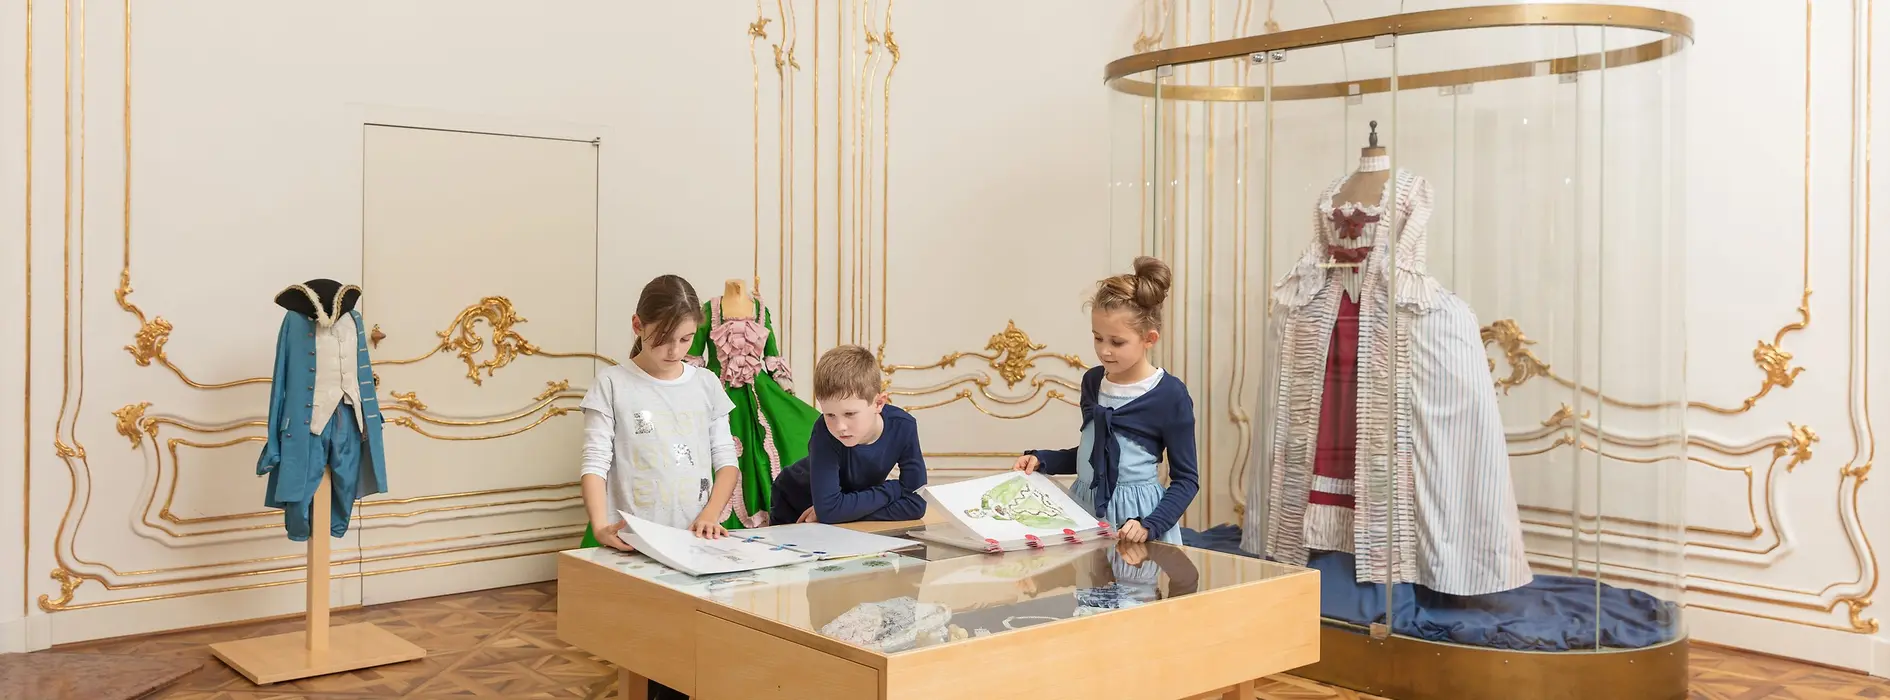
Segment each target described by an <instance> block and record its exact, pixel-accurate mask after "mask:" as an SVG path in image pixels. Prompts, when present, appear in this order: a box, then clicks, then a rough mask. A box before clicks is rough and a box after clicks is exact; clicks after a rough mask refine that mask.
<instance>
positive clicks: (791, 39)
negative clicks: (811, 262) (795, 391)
mask: <svg viewBox="0 0 1890 700" xmlns="http://www.w3.org/2000/svg"><path fill="white" fill-rule="evenodd" d="M786 8H787V9H786V13H787V14H786V15H785V16H784V17H783V18H782V19H781V24H782V25H783V28H782V30H781V31H782V32H783V33H785V34H787V62H788V69H789V70H788V86H787V99H785V100H783V101H782V103H781V105H782V106H781V111H782V114H783V118H785V119H786V120H787V169H786V171H787V174H786V175H785V176H784V177H785V178H786V179H787V204H786V208H787V241H786V242H784V243H783V244H782V246H781V257H782V258H784V259H785V260H786V261H787V278H786V279H785V280H783V281H782V282H781V283H780V284H781V296H780V298H778V299H776V300H775V304H774V308H775V314H776V315H779V314H780V313H782V312H786V313H787V314H788V317H789V320H788V321H787V322H784V323H777V324H775V325H776V328H777V330H778V331H779V333H780V335H781V352H782V353H784V356H786V357H792V348H793V337H794V324H793V320H792V319H793V317H794V316H797V315H798V314H796V313H794V305H795V300H796V299H797V298H798V297H799V294H798V291H799V285H797V284H796V282H795V281H796V280H797V279H799V278H800V270H799V267H800V259H799V258H798V257H797V256H796V255H795V254H794V238H795V235H794V232H795V229H797V228H800V219H799V217H796V216H795V215H794V204H795V196H794V185H795V182H796V180H798V179H799V175H798V169H797V167H796V165H797V162H796V161H795V155H794V151H795V148H796V146H798V145H799V143H798V141H799V139H798V138H797V137H796V135H795V134H796V133H797V132H796V131H795V123H796V119H795V117H796V116H797V115H798V113H799V111H800V108H799V104H800V92H799V87H800V73H801V61H800V59H798V58H796V57H795V56H794V50H795V49H798V48H800V46H801V15H800V13H799V12H796V11H795V10H794V3H793V0H789V2H788V3H787V6H786Z"/></svg>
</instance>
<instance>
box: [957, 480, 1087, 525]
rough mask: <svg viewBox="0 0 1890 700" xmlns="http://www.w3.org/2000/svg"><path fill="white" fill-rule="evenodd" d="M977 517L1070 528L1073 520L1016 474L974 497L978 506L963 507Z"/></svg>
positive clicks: (1046, 495) (969, 514)
mask: <svg viewBox="0 0 1890 700" xmlns="http://www.w3.org/2000/svg"><path fill="white" fill-rule="evenodd" d="M965 515H968V516H971V517H972V518H977V519H991V520H1011V521H1015V522H1017V523H1020V524H1023V525H1027V526H1029V527H1037V528H1053V529H1055V528H1073V527H1076V521H1074V520H1071V519H1070V518H1069V516H1067V515H1064V514H1063V509H1062V508H1058V507H1057V506H1056V504H1054V503H1051V501H1050V496H1049V495H1048V494H1045V493H1044V492H1042V491H1038V490H1037V489H1034V488H1031V486H1030V482H1029V481H1027V480H1025V479H1024V477H1021V476H1017V477H1011V478H1009V479H1005V480H1004V481H1003V482H1001V483H999V484H998V485H996V486H993V487H991V490H989V491H986V492H984V496H982V497H980V498H979V499H978V507H977V508H972V509H970V510H967V511H965Z"/></svg>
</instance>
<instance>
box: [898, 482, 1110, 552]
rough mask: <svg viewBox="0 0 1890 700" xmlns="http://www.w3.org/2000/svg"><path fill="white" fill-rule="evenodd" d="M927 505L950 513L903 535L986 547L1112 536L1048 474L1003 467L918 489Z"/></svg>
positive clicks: (973, 547)
mask: <svg viewBox="0 0 1890 700" xmlns="http://www.w3.org/2000/svg"><path fill="white" fill-rule="evenodd" d="M919 493H920V494H923V495H924V496H925V503H926V507H927V508H928V509H935V510H934V512H939V513H944V514H946V515H948V516H950V517H949V518H948V519H945V520H942V521H941V522H936V523H931V524H928V525H926V526H925V527H924V528H921V529H918V530H913V531H910V532H907V533H906V536H908V537H912V538H916V539H921V540H926V541H928V542H937V543H939V544H947V545H951V546H954V547H961V548H964V549H971V550H983V551H986V552H1008V551H1013V550H1018V549H1027V548H1034V547H1045V546H1050V545H1059V544H1075V543H1078V542H1085V541H1088V540H1093V539H1098V538H1103V537H1114V536H1115V534H1116V533H1115V528H1113V527H1110V525H1109V523H1107V522H1104V521H1101V520H1098V519H1096V518H1095V517H1093V516H1091V515H1090V514H1089V513H1088V512H1087V511H1085V510H1083V507H1082V506H1079V505H1077V504H1076V501H1075V500H1073V499H1071V498H1070V495H1069V494H1068V493H1065V492H1064V491H1063V488H1062V487H1060V486H1058V485H1057V483H1056V482H1054V481H1051V480H1050V477H1047V476H1044V475H1042V474H1038V473H1035V472H1032V473H1029V474H1023V473H1018V472H1007V473H1004V474H993V475H991V476H987V477H981V478H977V479H969V480H966V481H959V482H954V483H950V484H934V485H930V486H926V487H925V488H923V489H920V490H919Z"/></svg>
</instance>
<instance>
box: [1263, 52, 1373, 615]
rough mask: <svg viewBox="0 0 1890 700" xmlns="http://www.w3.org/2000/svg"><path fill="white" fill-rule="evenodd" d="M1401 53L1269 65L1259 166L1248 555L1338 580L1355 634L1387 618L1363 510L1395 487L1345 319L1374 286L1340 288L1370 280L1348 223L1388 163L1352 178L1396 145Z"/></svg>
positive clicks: (1369, 522) (1359, 351)
mask: <svg viewBox="0 0 1890 700" xmlns="http://www.w3.org/2000/svg"><path fill="white" fill-rule="evenodd" d="M1392 57H1393V54H1392V52H1391V51H1386V50H1383V49H1379V48H1377V46H1376V42H1375V41H1372V40H1363V41H1354V42H1349V43H1344V44H1337V45H1328V46H1319V47H1310V48H1301V49H1293V50H1291V51H1288V52H1287V53H1286V56H1285V60H1284V61H1277V62H1273V63H1271V65H1270V66H1269V70H1268V71H1267V75H1266V76H1265V77H1264V78H1263V80H1264V81H1270V90H1271V93H1270V94H1271V96H1272V98H1273V99H1272V101H1271V102H1270V104H1269V105H1268V106H1267V121H1266V123H1265V125H1264V128H1265V129H1266V131H1267V133H1268V134H1269V135H1270V136H1269V138H1268V143H1269V146H1268V148H1267V149H1266V150H1265V151H1264V152H1262V153H1261V154H1260V156H1261V157H1260V161H1259V162H1260V163H1263V165H1262V166H1261V169H1263V170H1264V171H1265V173H1266V175H1265V180H1266V181H1265V182H1264V183H1262V184H1261V185H1260V186H1261V187H1263V188H1264V193H1265V197H1264V202H1265V206H1266V209H1265V210H1264V213H1263V215H1262V217H1256V218H1258V219H1260V223H1259V224H1258V227H1257V228H1251V229H1249V230H1248V234H1249V235H1251V236H1254V237H1255V238H1254V240H1253V242H1252V245H1254V246H1255V247H1257V248H1259V249H1260V250H1261V251H1262V253H1263V255H1264V256H1265V257H1264V260H1263V261H1262V262H1261V264H1260V266H1259V267H1260V268H1261V270H1263V271H1264V274H1265V277H1264V280H1265V284H1266V285H1267V286H1266V287H1265V288H1264V289H1263V290H1261V293H1263V294H1267V295H1268V296H1267V297H1262V299H1263V300H1270V303H1267V304H1266V305H1265V306H1264V307H1263V308H1264V309H1266V315H1265V317H1264V320H1263V328H1262V332H1261V333H1260V334H1257V338H1256V340H1257V342H1262V343H1265V344H1266V346H1267V349H1266V350H1265V361H1266V364H1267V367H1268V368H1269V369H1268V374H1267V376H1268V383H1267V384H1266V385H1265V386H1263V387H1262V388H1261V390H1260V391H1259V393H1258V395H1257V396H1256V397H1255V398H1256V400H1257V401H1259V402H1260V410H1259V412H1258V415H1259V416H1260V418H1259V423H1260V428H1259V429H1260V433H1261V437H1260V439H1259V442H1260V443H1261V444H1263V445H1265V446H1266V451H1264V452H1262V453H1261V454H1259V455H1256V458H1257V460H1258V466H1257V469H1258V471H1259V472H1260V474H1261V476H1260V479H1261V482H1262V483H1260V484H1256V485H1255V487H1254V489H1253V491H1254V493H1255V494H1256V496H1255V498H1256V500H1258V501H1260V502H1261V504H1262V508H1261V509H1260V512H1262V513H1264V514H1265V518H1264V519H1263V520H1253V519H1250V520H1249V521H1248V523H1249V525H1248V533H1249V534H1248V542H1249V546H1250V547H1253V545H1255V544H1257V543H1259V542H1265V543H1266V548H1265V549H1266V553H1267V555H1268V556H1270V557H1272V558H1275V559H1277V560H1280V561H1284V562H1287V563H1297V562H1299V561H1302V560H1303V561H1306V562H1307V563H1308V564H1309V565H1311V566H1313V567H1314V568H1318V569H1320V571H1321V572H1322V575H1323V576H1325V577H1327V578H1328V579H1330V580H1332V581H1335V582H1337V583H1330V584H1327V585H1326V586H1325V587H1324V590H1323V600H1322V608H1323V610H1324V612H1325V613H1326V615H1327V618H1328V621H1329V622H1331V623H1333V624H1337V625H1341V626H1344V627H1348V628H1351V629H1355V630H1358V631H1360V632H1361V633H1362V632H1365V631H1366V630H1368V629H1370V628H1371V626H1372V625H1374V624H1379V623H1384V622H1386V620H1385V618H1384V615H1385V611H1386V610H1390V609H1393V608H1392V606H1391V601H1390V598H1389V595H1390V590H1391V589H1390V587H1387V586H1383V585H1379V584H1380V583H1383V582H1385V581H1387V580H1389V576H1390V574H1391V573H1392V569H1393V565H1394V564H1393V562H1392V561H1391V560H1390V559H1389V558H1388V557H1385V556H1382V555H1383V554H1384V553H1386V552H1388V548H1387V546H1386V544H1387V539H1388V538H1389V537H1390V536H1391V533H1390V531H1389V530H1388V524H1389V519H1387V518H1383V517H1379V518H1373V517H1370V516H1369V513H1372V512H1380V513H1383V512H1386V510H1385V509H1388V508H1390V506H1391V504H1392V503H1393V502H1394V499H1395V498H1396V496H1397V494H1396V493H1395V491H1396V489H1397V488H1398V487H1397V486H1396V485H1395V484H1394V483H1393V482H1392V480H1391V479H1389V478H1388V473H1387V472H1386V470H1384V469H1382V465H1383V458H1384V456H1385V455H1387V454H1389V450H1390V445H1389V442H1388V439H1389V437H1390V433H1389V432H1386V431H1379V432H1378V433H1376V434H1375V435H1376V438H1377V439H1375V440H1374V439H1373V435H1374V434H1373V433H1370V432H1368V431H1366V430H1363V428H1364V427H1366V426H1367V425H1370V424H1378V425H1384V424H1385V423H1384V421H1383V418H1384V417H1385V416H1386V415H1388V414H1387V413H1386V411H1388V410H1389V408H1390V406H1389V404H1386V403H1382V402H1380V403H1367V402H1361V401H1360V400H1359V398H1358V397H1359V392H1358V391H1357V390H1356V387H1359V386H1361V384H1360V383H1359V382H1360V381H1362V380H1363V378H1364V376H1365V373H1366V372H1368V371H1369V369H1370V368H1372V367H1373V366H1374V364H1373V363H1372V362H1370V361H1369V358H1370V357H1371V351H1370V349H1369V348H1368V347H1367V346H1366V345H1365V344H1363V343H1361V340H1360V338H1361V325H1360V324H1359V323H1357V322H1355V321H1354V320H1346V321H1344V323H1343V324H1342V323H1341V321H1340V318H1341V316H1349V319H1356V318H1357V317H1358V313H1357V311H1356V309H1357V308H1358V306H1359V305H1358V300H1359V299H1360V298H1362V297H1361V295H1364V294H1366V288H1365V287H1361V286H1354V287H1353V289H1354V291H1353V292H1350V293H1347V292H1345V291H1344V289H1346V285H1347V284H1352V283H1355V282H1357V281H1362V280H1364V279H1366V277H1367V276H1366V275H1365V274H1363V273H1362V272H1360V271H1359V270H1360V269H1361V268H1360V267H1359V265H1361V264H1363V263H1362V261H1355V260H1354V259H1353V258H1352V257H1350V256H1351V254H1352V253H1354V252H1360V251H1363V250H1366V249H1369V248H1371V245H1370V244H1369V243H1364V244H1361V243H1360V240H1361V238H1360V235H1361V234H1364V233H1365V232H1366V230H1365V227H1354V226H1350V225H1349V222H1352V221H1353V220H1354V219H1361V218H1369V217H1371V216H1375V215H1376V214H1375V213H1373V212H1376V211H1377V208H1378V207H1379V206H1380V205H1381V204H1382V203H1383V201H1384V194H1385V192H1386V185H1387V184H1388V182H1389V181H1388V180H1387V179H1384V178H1386V177H1388V175H1389V174H1390V171H1389V170H1388V169H1386V168H1383V167H1378V166H1376V165H1373V166H1372V167H1369V168H1363V169H1365V170H1368V171H1369V172H1362V173H1361V172H1359V171H1360V170H1361V169H1362V165H1363V164H1364V163H1365V162H1366V161H1365V160H1364V156H1365V155H1366V151H1367V150H1368V149H1372V148H1374V146H1373V141H1374V140H1376V143H1377V146H1376V147H1377V148H1384V147H1387V146H1390V145H1391V143H1392V138H1393V136H1394V133H1395V125H1394V122H1395V121H1396V118H1397V117H1396V115H1395V114H1394V113H1393V110H1392V109H1391V107H1392V105H1393V102H1392V99H1391V97H1390V94H1389V92H1388V88H1389V78H1390V76H1391V69H1392ZM1373 122H1376V125H1375V126H1374V124H1373ZM1373 152H1374V153H1375V152H1376V151H1373ZM1371 162H1372V163H1376V161H1371ZM1328 200H1330V201H1328ZM1348 205H1349V206H1348ZM1335 215H1336V216H1337V217H1338V218H1337V222H1338V223H1336V224H1335V223H1334V221H1335V219H1334V218H1333V217H1334V216H1335ZM1335 251H1336V252H1335ZM1328 280H1337V281H1338V282H1337V283H1335V284H1328ZM1348 300H1349V301H1348ZM1335 348H1337V349H1338V350H1337V352H1335V351H1334V350H1335ZM1335 368H1336V369H1335ZM1387 378H1388V377H1380V380H1381V382H1382V380H1384V379H1387ZM1348 380H1349V381H1348ZM1328 408H1330V409H1331V410H1327V409H1328ZM1370 411H1377V414H1376V415H1369V414H1368V413H1367V412H1370ZM1371 464H1378V465H1380V467H1381V468H1377V469H1373V468H1369V467H1368V466H1367V465H1371ZM1374 508H1376V509H1378V510H1377V511H1374V510H1373V509H1374ZM1253 548H1254V549H1258V547H1253Z"/></svg>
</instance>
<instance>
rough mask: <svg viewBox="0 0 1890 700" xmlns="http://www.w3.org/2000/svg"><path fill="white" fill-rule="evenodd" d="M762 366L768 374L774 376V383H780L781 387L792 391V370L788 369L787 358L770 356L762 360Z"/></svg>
mask: <svg viewBox="0 0 1890 700" xmlns="http://www.w3.org/2000/svg"><path fill="white" fill-rule="evenodd" d="M762 368H763V369H766V370H767V371H768V376H770V377H774V381H775V383H776V384H780V385H781V388H782V389H786V390H787V391H788V392H789V393H792V392H793V391H794V371H793V370H791V369H788V364H787V360H783V359H781V358H779V357H770V358H767V359H764V360H762Z"/></svg>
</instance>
